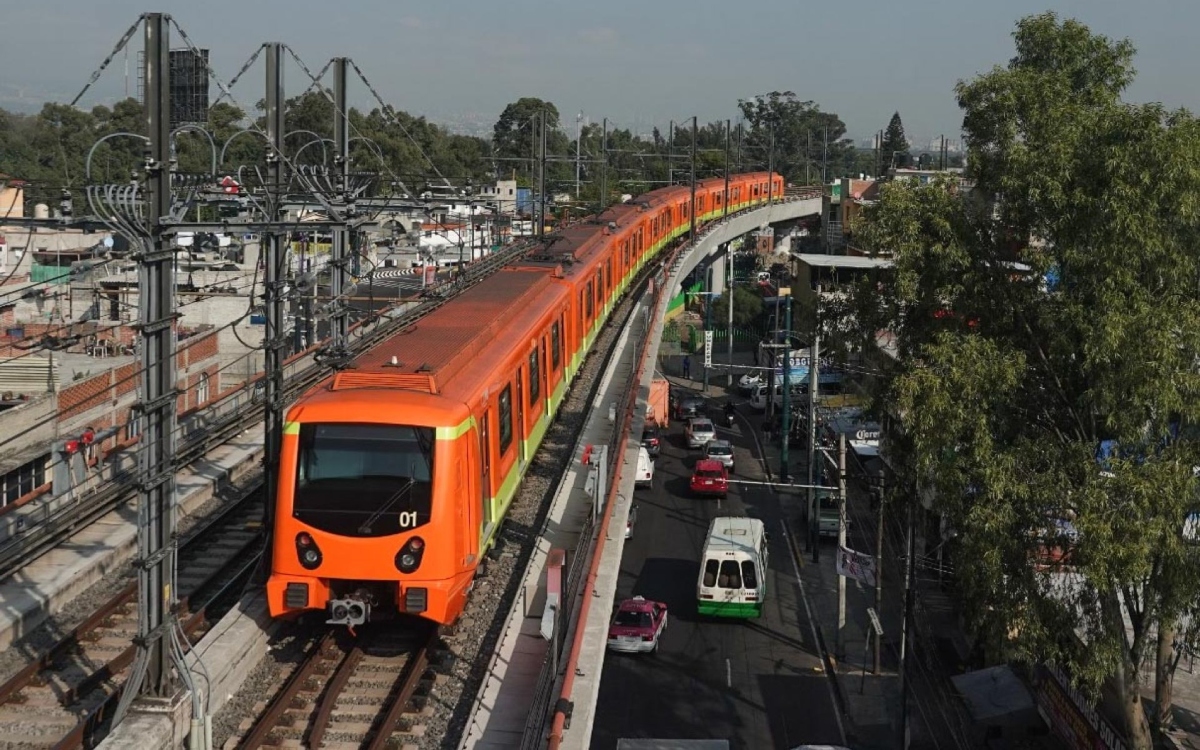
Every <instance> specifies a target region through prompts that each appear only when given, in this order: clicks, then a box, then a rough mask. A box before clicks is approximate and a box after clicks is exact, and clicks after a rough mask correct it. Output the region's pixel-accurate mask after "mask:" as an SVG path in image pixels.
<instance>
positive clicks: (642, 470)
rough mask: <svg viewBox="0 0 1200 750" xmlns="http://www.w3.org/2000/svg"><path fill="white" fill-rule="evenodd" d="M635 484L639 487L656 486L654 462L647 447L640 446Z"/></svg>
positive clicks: (634, 478)
mask: <svg viewBox="0 0 1200 750" xmlns="http://www.w3.org/2000/svg"><path fill="white" fill-rule="evenodd" d="M633 483H634V485H635V486H637V487H649V486H651V485H653V484H654V461H652V460H650V453H649V452H648V451H647V450H646V446H644V445H639V446H638V458H637V472H636V473H635V474H634V475H633Z"/></svg>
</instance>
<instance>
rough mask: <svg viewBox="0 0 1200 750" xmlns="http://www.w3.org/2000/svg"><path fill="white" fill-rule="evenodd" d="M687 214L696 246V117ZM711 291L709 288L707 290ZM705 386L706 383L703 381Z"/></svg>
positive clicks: (693, 127) (690, 237)
mask: <svg viewBox="0 0 1200 750" xmlns="http://www.w3.org/2000/svg"><path fill="white" fill-rule="evenodd" d="M688 216H689V217H690V218H691V220H692V225H691V229H690V235H689V242H690V243H691V245H692V247H695V246H696V118H695V117H693V118H692V204H691V208H689V209H688ZM709 291H710V292H711V291H712V290H711V289H710V290H709ZM707 376H708V373H707V371H705V380H706V381H707ZM704 385H705V387H707V386H708V383H707V382H705V383H704Z"/></svg>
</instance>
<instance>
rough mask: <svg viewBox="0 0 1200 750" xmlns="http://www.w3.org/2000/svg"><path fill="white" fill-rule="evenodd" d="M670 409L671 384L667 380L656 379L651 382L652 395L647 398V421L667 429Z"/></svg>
mask: <svg viewBox="0 0 1200 750" xmlns="http://www.w3.org/2000/svg"><path fill="white" fill-rule="evenodd" d="M670 407H671V383H670V382H669V381H668V380H666V379H665V378H654V379H653V380H651V381H650V395H649V396H647V397H646V421H647V422H653V423H654V424H655V425H656V426H657V427H658V428H659V429H662V430H665V429H667V427H668V422H669V421H670V414H671V408H670Z"/></svg>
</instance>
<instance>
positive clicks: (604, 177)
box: [600, 117, 608, 211]
mask: <svg viewBox="0 0 1200 750" xmlns="http://www.w3.org/2000/svg"><path fill="white" fill-rule="evenodd" d="M606 208H608V118H607V117H605V118H604V125H603V126H602V127H601V130H600V211H604V209H606Z"/></svg>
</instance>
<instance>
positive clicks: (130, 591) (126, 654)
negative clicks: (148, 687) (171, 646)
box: [0, 487, 262, 748]
mask: <svg viewBox="0 0 1200 750" xmlns="http://www.w3.org/2000/svg"><path fill="white" fill-rule="evenodd" d="M254 490H255V488H253V487H252V488H251V490H250V491H249V492H247V493H246V496H245V497H243V498H242V499H241V500H238V501H235V502H231V503H229V505H228V506H227V507H225V508H223V509H222V510H221V511H220V512H219V513H216V514H214V515H213V516H212V517H210V518H208V519H206V520H205V521H204V522H202V523H201V524H199V525H197V526H196V527H195V528H193V529H192V530H191V531H190V532H189V533H188V535H187V537H186V538H185V540H184V541H183V551H184V552H185V555H186V552H187V550H188V549H189V548H193V545H197V544H199V543H201V542H203V541H207V539H208V538H209V537H216V536H217V535H218V534H219V533H220V532H221V531H222V530H224V529H223V528H222V525H223V524H224V523H226V522H228V521H230V520H231V517H233V516H234V513H235V512H236V511H240V510H242V509H243V506H244V505H245V504H246V503H247V502H252V500H250V498H251V496H252V495H253V494H254ZM261 539H262V533H261V531H260V532H258V533H255V534H252V535H250V536H249V537H247V539H246V540H245V541H244V542H243V543H242V544H241V545H240V546H239V547H238V548H237V549H236V550H232V551H230V552H229V553H228V555H227V559H226V560H225V562H224V563H223V564H221V565H218V566H217V567H216V568H215V569H214V570H212V571H211V572H210V573H208V575H206V576H205V577H204V578H202V579H201V580H200V581H199V582H197V583H196V585H195V586H193V587H192V590H191V591H190V592H188V595H187V596H185V597H183V599H182V600H181V601H180V603H179V608H180V611H183V612H186V611H188V607H189V605H190V603H191V602H192V599H193V598H194V597H195V596H196V595H197V594H198V593H200V592H202V591H203V590H204V589H205V588H207V587H209V586H210V585H211V584H212V583H213V582H214V581H217V580H220V579H222V578H225V579H226V580H225V582H224V584H223V585H222V586H221V587H220V588H219V589H218V590H217V591H216V592H214V593H213V594H212V595H211V596H208V597H205V603H204V604H203V606H201V607H200V608H199V609H198V610H197V611H195V612H193V613H191V615H190V616H189V618H188V620H187V621H186V622H185V623H184V624H183V630H184V632H185V633H186V634H187V635H188V636H191V635H192V634H193V633H195V632H196V631H197V630H198V629H199V628H200V627H201V626H202V625H203V624H204V623H205V622H206V619H207V615H208V607H209V606H210V605H211V604H213V603H214V602H217V601H221V600H223V599H224V598H225V597H226V595H227V594H228V593H229V591H230V589H231V587H232V586H233V585H234V583H239V585H240V582H241V581H242V579H243V578H244V576H245V575H246V574H247V573H248V572H249V570H251V569H252V568H253V566H254V565H256V564H257V561H258V556H259V555H260V554H261V551H260V552H259V553H257V554H254V555H251V557H250V561H249V562H247V563H243V564H241V566H240V567H237V568H236V569H234V566H235V564H237V563H238V561H239V559H241V558H242V555H243V554H244V553H245V552H246V551H247V550H250V549H253V548H254V547H256V546H259V545H260V542H261ZM201 559H202V560H205V559H207V558H201ZM231 569H232V571H231ZM136 595H137V584H136V583H131V584H129V585H127V586H125V587H124V588H122V589H121V590H120V591H119V592H117V594H116V595H114V596H113V597H112V598H110V599H109V600H108V601H107V602H105V603H104V604H103V605H101V606H100V607H99V608H97V610H96V611H95V612H93V613H92V614H91V615H90V616H89V617H88V618H87V619H86V620H85V621H84V622H82V623H80V624H79V625H78V626H77V627H75V628H74V629H72V630H71V632H69V633H68V634H67V635H66V636H64V637H63V638H61V639H59V640H58V642H57V643H55V644H54V646H52V647H51V648H50V649H49V650H48V651H47V652H46V653H45V654H44V655H42V656H41V657H40V658H39V659H37V660H35V661H33V662H30V663H29V664H28V665H26V666H25V667H24V668H23V669H21V670H20V671H19V672H17V673H16V674H15V675H13V676H12V677H10V678H9V679H8V680H6V681H5V682H4V684H3V685H0V703H8V702H10V701H12V700H14V699H15V697H16V696H17V695H18V693H19V692H20V691H21V690H22V689H23V688H25V687H28V686H30V685H31V684H33V683H34V681H35V680H38V679H39V675H42V674H43V673H45V672H47V671H53V670H54V669H55V665H56V664H59V663H61V662H62V661H63V660H64V659H66V658H67V657H69V656H70V655H71V652H72V651H74V650H75V649H77V648H79V647H80V644H81V643H82V642H83V641H85V640H86V639H87V636H88V635H89V634H90V633H92V632H94V631H95V630H97V629H99V628H100V627H101V626H103V625H104V624H105V623H106V622H107V621H108V620H109V619H110V618H111V617H112V616H113V615H114V614H115V613H116V612H117V611H118V610H119V609H121V607H123V606H124V605H126V604H128V603H129V602H131V601H133V600H134V597H135V596H136ZM136 653H137V652H136V648H135V647H134V646H130V647H128V648H126V649H124V650H123V651H122V652H121V653H120V654H118V655H117V656H115V657H113V658H112V659H110V660H109V661H108V662H106V663H105V664H103V665H102V666H100V667H99V668H98V669H96V670H95V671H93V672H91V673H90V674H88V675H87V676H85V677H84V678H83V679H81V680H79V681H78V682H77V683H75V684H73V685H70V686H69V687H67V688H65V689H64V690H62V691H61V692H59V693H58V694H57V695H56V697H57V699H58V703H59V705H60V706H62V707H64V708H67V707H69V706H71V705H72V704H73V703H75V702H76V701H78V700H80V699H81V698H83V697H85V696H87V695H89V694H90V693H92V692H93V691H95V690H97V689H98V688H100V687H101V686H102V685H103V684H104V683H105V682H107V681H109V680H111V679H113V678H115V677H116V676H117V675H119V674H120V673H121V672H122V671H123V670H125V669H126V668H127V667H128V666H129V665H130V664H132V663H133V659H134V657H135V655H136ZM67 666H68V668H69V667H70V666H71V665H70V664H68V665H67ZM122 690H123V686H121V687H118V688H117V690H116V691H114V693H112V694H109V695H108V696H106V698H105V699H104V701H102V702H101V703H100V704H99V705H98V706H97V707H96V708H95V709H93V710H91V711H89V712H88V713H87V715H86V716H85V717H84V718H83V719H82V720H81V721H79V722H78V723H77V724H76V726H75V727H74V728H73V729H72V730H70V731H69V732H68V734H67V735H66V736H65V737H64V738H63V739H62V740H60V741H59V742H58V743H57V744H55V747H61V748H75V747H80V746H82V745H83V744H84V742H85V740H86V738H87V737H89V736H91V735H92V734H93V733H94V731H95V729H96V728H98V727H99V726H100V725H101V724H102V723H103V721H104V720H105V719H106V718H107V715H108V711H109V710H110V709H111V708H114V707H115V706H116V701H117V700H119V698H120V694H121V692H122Z"/></svg>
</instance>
